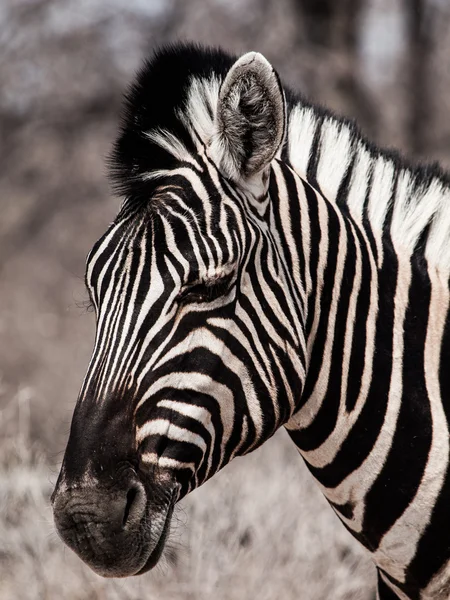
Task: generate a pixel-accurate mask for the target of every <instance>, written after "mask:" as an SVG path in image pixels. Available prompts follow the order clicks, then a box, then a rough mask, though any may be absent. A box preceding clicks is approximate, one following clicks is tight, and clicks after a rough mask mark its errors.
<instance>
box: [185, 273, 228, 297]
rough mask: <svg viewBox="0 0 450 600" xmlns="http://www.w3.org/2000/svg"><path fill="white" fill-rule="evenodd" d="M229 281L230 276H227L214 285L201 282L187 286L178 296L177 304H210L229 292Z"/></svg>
mask: <svg viewBox="0 0 450 600" xmlns="http://www.w3.org/2000/svg"><path fill="white" fill-rule="evenodd" d="M231 281H232V276H231V275H229V276H227V277H224V278H222V279H220V280H218V281H216V282H214V283H209V284H208V283H206V282H201V283H196V284H194V285H191V286H187V287H185V288H184V289H182V290H181V291H180V293H179V294H178V298H177V299H178V302H180V303H181V304H189V303H195V302H211V301H212V300H216V299H217V298H220V296H224V295H225V294H226V293H227V292H228V291H229V289H230V284H231Z"/></svg>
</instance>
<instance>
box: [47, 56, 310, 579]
mask: <svg viewBox="0 0 450 600" xmlns="http://www.w3.org/2000/svg"><path fill="white" fill-rule="evenodd" d="M285 121H286V105H285V98H284V93H283V90H282V88H281V85H280V82H279V79H278V77H277V75H276V73H275V72H274V70H273V68H272V67H271V65H270V64H269V63H268V62H267V60H266V59H265V58H264V57H263V56H261V55H260V54H257V53H253V52H252V53H248V54H245V55H244V56H242V57H241V58H240V59H238V60H234V59H233V58H231V57H229V56H227V55H225V54H223V53H222V52H219V51H212V50H202V49H199V48H197V47H193V46H183V47H175V48H169V49H166V50H163V51H161V52H159V53H158V54H156V55H155V57H154V58H153V59H152V60H151V61H150V62H148V63H146V65H145V66H144V69H143V70H142V71H141V73H140V74H139V76H138V78H137V82H136V83H135V84H134V85H133V87H132V88H131V90H130V92H129V94H128V97H127V101H126V109H125V115H124V120H123V127H122V130H121V133H120V136H119V138H118V141H117V143H116V146H115V149H114V151H113V155H112V161H111V162H112V171H113V176H114V178H115V182H116V184H117V185H118V186H119V188H120V190H121V193H122V194H123V196H124V198H125V200H124V203H123V206H122V208H121V210H120V213H119V215H118V216H117V218H116V220H115V221H114V223H113V224H112V225H111V227H110V228H109V229H108V231H107V232H106V233H105V235H103V237H102V238H101V239H100V240H99V241H98V242H97V243H96V244H95V246H94V247H93V249H92V250H91V252H90V254H89V256H88V259H87V268H86V284H87V288H88V290H89V294H90V296H91V300H92V303H93V305H94V308H95V311H96V317H97V333H96V340H95V347H94V351H93V355H92V359H91V362H90V365H89V368H88V371H87V374H86V377H85V380H84V383H83V386H82V389H81V392H80V396H79V399H78V402H77V405H76V408H75V413H74V416H73V421H72V426H71V431H70V437H69V441H68V445H67V448H66V452H65V456H64V461H63V465H62V468H61V472H60V475H59V479H58V482H57V484H56V488H55V491H54V494H53V508H54V516H55V522H56V526H57V529H58V531H59V534H60V535H61V537H62V538H63V540H64V541H65V542H66V543H67V544H68V545H69V546H70V547H71V548H72V549H73V550H74V551H75V552H76V553H78V554H79V556H80V557H81V558H82V559H83V560H84V561H85V562H87V563H88V564H89V565H90V566H91V567H92V568H93V569H94V570H95V571H97V572H98V573H100V574H102V575H105V576H128V575H136V574H140V573H143V572H145V571H147V570H148V569H150V568H151V567H153V566H154V565H155V564H156V562H157V561H158V559H159V557H160V554H161V552H162V550H163V547H164V543H165V539H166V536H167V532H168V529H169V524H170V519H171V515H172V510H173V507H174V504H175V503H176V502H177V501H178V500H179V499H180V498H182V497H183V496H184V495H185V494H186V493H188V492H189V491H191V490H193V489H194V488H196V487H198V486H199V485H201V484H202V483H203V482H204V481H206V480H207V479H208V478H209V477H211V476H212V475H214V474H215V473H216V472H217V471H218V470H219V469H221V468H222V467H223V466H224V465H226V464H227V463H228V462H230V460H231V459H232V458H233V457H234V456H238V455H243V454H245V453H247V452H249V451H251V450H253V449H255V448H256V447H258V446H259V445H260V444H262V443H263V442H264V441H265V440H267V439H268V438H269V437H270V436H271V435H272V434H273V433H274V432H275V431H276V430H277V429H278V428H279V427H280V425H282V424H283V423H286V421H287V420H288V419H289V418H290V416H291V414H292V412H293V410H294V403H295V402H296V400H297V398H298V397H299V396H300V393H301V388H302V382H303V374H304V336H303V330H302V325H301V324H302V322H303V316H304V305H303V304H304V302H303V297H304V296H303V295H302V290H301V289H299V288H298V285H297V284H296V283H295V282H294V281H293V279H292V274H291V270H292V269H291V267H292V264H291V263H290V262H289V261H290V260H291V258H289V257H288V258H287V257H286V256H285V255H284V254H283V252H282V244H281V243H280V238H281V237H282V236H283V227H284V225H283V222H284V220H283V210H284V209H283V206H282V202H281V201H280V194H279V193H278V190H277V180H276V177H275V175H274V174H273V171H272V164H273V162H274V159H275V158H276V156H277V153H278V157H279V156H280V153H281V148H282V145H283V140H284V133H285Z"/></svg>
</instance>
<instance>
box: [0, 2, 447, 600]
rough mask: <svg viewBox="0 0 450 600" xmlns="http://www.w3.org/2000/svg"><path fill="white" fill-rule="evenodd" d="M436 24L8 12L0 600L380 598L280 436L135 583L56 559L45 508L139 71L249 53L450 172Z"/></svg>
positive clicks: (380, 9) (389, 15) (193, 508)
mask: <svg viewBox="0 0 450 600" xmlns="http://www.w3.org/2000/svg"><path fill="white" fill-rule="evenodd" d="M449 25H450V5H449V2H448V0H340V1H339V2H337V1H335V0H102V1H100V0H73V1H70V0H2V1H1V3H0V82H1V86H0V132H1V137H0V140H1V142H0V158H1V160H0V186H1V189H0V599H1V600H10V599H11V600H12V599H14V600H17V599H20V600H36V599H48V600H53V599H60V598H64V599H66V600H85V599H89V600H90V599H92V600H100V599H101V600H113V599H125V600H147V599H150V598H151V599H153V598H157V599H161V600H169V599H183V600H184V599H192V600H194V599H195V600H203V599H205V600H206V599H209V598H215V599H218V600H222V599H223V600H238V599H239V600H246V599H250V598H255V597H258V598H259V600H274V599H285V600H290V599H291V598H292V599H294V598H295V599H308V600H326V599H330V598H333V600H344V599H346V600H348V599H350V600H351V599H354V600H369V599H370V600H372V599H373V598H374V581H375V579H374V573H373V569H372V567H371V565H370V563H369V561H368V560H367V558H366V557H365V555H364V553H363V551H362V550H361V549H360V548H359V546H358V545H357V544H356V542H354V541H353V540H352V539H351V538H350V536H349V534H348V533H347V532H346V531H345V530H344V528H343V527H342V526H341V525H340V524H339V522H338V520H337V519H336V517H335V516H334V514H333V512H332V510H331V509H330V508H329V507H328V506H327V504H326V502H325V500H324V499H323V498H322V497H321V495H320V493H319V491H318V490H317V489H316V487H315V486H314V483H313V482H312V480H311V479H310V478H309V476H308V473H307V472H306V469H305V467H304V465H303V463H302V461H301V459H300V458H299V457H298V455H297V453H296V451H295V449H294V447H293V446H292V444H291V443H290V442H289V441H288V440H287V436H286V435H285V433H284V432H279V433H278V434H277V435H276V436H275V437H274V438H273V439H272V440H270V441H269V442H268V443H267V444H266V445H265V446H264V447H263V448H261V449H260V450H258V451H257V452H255V453H254V454H253V455H251V456H249V457H245V458H242V459H236V460H235V461H234V462H233V464H231V465H230V466H229V467H227V468H226V469H225V470H224V471H223V472H222V473H220V474H219V475H218V476H216V477H215V478H214V479H213V480H211V481H210V482H208V483H207V484H205V486H204V487H202V488H201V489H199V490H197V491H195V492H194V493H193V494H192V495H191V496H190V497H188V498H187V499H186V500H185V501H183V503H182V505H181V506H180V508H179V510H178V513H177V516H176V525H175V527H174V531H173V533H172V536H171V541H170V552H169V554H170V557H171V558H170V560H166V562H165V563H164V564H163V565H162V566H161V567H158V569H157V571H156V572H154V573H150V574H148V575H145V576H143V577H141V578H137V579H133V580H127V581H106V580H103V579H101V578H99V577H97V576H96V575H94V574H93V573H92V572H91V571H90V570H89V569H88V568H87V567H85V566H84V565H83V564H82V563H81V561H80V560H79V559H78V558H76V557H75V556H74V555H73V554H72V553H71V552H70V551H69V550H68V549H65V548H64V547H63V545H62V543H61V542H59V540H58V539H57V537H56V534H55V533H54V530H53V525H52V518H51V511H50V509H49V495H50V493H51V490H52V486H53V485H54V483H55V480H56V475H57V472H58V465H59V463H60V461H61V459H62V451H63V449H64V446H65V442H66V439H67V435H68V431H69V426H70V419H71V414H72V410H73V407H74V403H75V400H76V396H77V393H78V389H79V387H80V384H81V380H82V378H83V375H84V372H85V369H86V366H87V362H88V359H89V355H90V351H91V346H92V342H93V337H94V318H93V315H92V314H89V313H88V312H87V311H86V309H85V308H84V306H85V301H86V295H85V291H84V285H83V273H84V259H85V256H86V254H87V252H88V250H89V249H90V247H91V245H92V244H93V242H94V241H95V240H96V238H97V237H98V236H99V235H100V234H101V233H102V232H103V231H104V230H105V228H106V226H107V224H108V223H109V222H110V221H111V220H112V219H113V217H114V215H115V212H116V210H117V207H118V205H119V200H118V199H117V198H114V197H113V196H112V194H111V192H110V189H109V187H108V183H107V179H106V176H105V174H106V169H105V165H104V158H105V156H106V155H107V153H108V151H109V149H110V145H111V142H112V139H113V138H114V135H115V132H116V128H117V118H118V111H119V107H120V102H121V96H122V93H123V91H124V89H125V88H126V85H127V83H128V82H129V81H130V79H131V78H132V77H133V74H134V72H135V70H136V69H137V68H138V66H139V64H140V61H141V59H142V57H143V56H144V55H145V54H146V53H148V52H150V51H151V50H152V48H154V47H155V46H157V45H159V44H163V43H166V42H168V41H174V40H179V39H185V40H196V41H199V42H203V43H207V44H218V45H222V46H223V47H224V48H226V49H228V50H230V51H233V52H235V53H241V52H244V51H248V50H259V51H260V52H262V53H264V54H265V55H266V57H267V58H268V59H269V60H270V61H271V62H272V63H273V64H274V66H275V67H276V68H277V69H278V71H279V73H280V74H281V76H282V78H283V79H284V81H285V82H286V83H288V84H289V85H290V86H291V87H293V88H294V89H298V90H301V92H302V93H303V94H306V95H307V96H309V97H310V98H311V99H312V100H314V101H316V102H318V103H321V104H325V105H327V106H329V107H331V108H333V109H334V110H335V111H337V112H338V113H341V114H345V115H347V116H350V117H352V118H355V119H357V121H358V122H359V124H360V127H361V129H362V130H363V131H364V132H365V133H366V134H367V135H368V136H370V137H371V138H372V139H374V140H376V141H377V142H378V143H379V144H381V145H387V146H396V147H398V148H400V149H401V150H402V151H403V152H404V153H405V154H407V155H409V156H410V157H412V158H420V159H425V160H439V161H440V162H441V163H442V164H443V166H445V167H447V168H449V166H450V26H449ZM168 77H170V73H169V74H168Z"/></svg>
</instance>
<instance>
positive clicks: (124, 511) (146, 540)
mask: <svg viewBox="0 0 450 600" xmlns="http://www.w3.org/2000/svg"><path fill="white" fill-rule="evenodd" d="M178 493H179V486H178V484H174V483H171V482H170V481H169V478H167V477H164V478H163V479H162V480H161V481H158V482H156V481H155V482H154V483H153V484H150V485H148V484H146V485H145V486H144V484H143V483H142V482H141V480H140V478H139V476H138V475H137V473H136V472H135V470H134V469H133V468H131V467H129V468H127V469H126V470H125V472H123V471H122V472H121V473H120V476H119V479H118V480H117V481H115V482H114V483H113V485H104V484H103V485H102V484H100V482H99V481H97V480H96V479H94V478H92V477H90V478H86V477H85V478H84V480H82V481H78V482H76V483H72V484H71V485H70V486H68V485H67V484H66V483H65V482H64V480H61V481H58V483H57V485H56V488H55V491H54V493H53V496H52V505H53V512H54V520H55V525H56V529H57V532H58V534H59V536H60V537H61V539H62V540H63V542H65V543H66V544H67V545H68V546H69V548H71V550H73V551H74V552H75V553H76V554H77V555H78V556H79V557H80V558H81V559H82V560H83V561H84V562H85V563H86V564H87V565H88V566H89V567H91V569H92V570H93V571H95V572H96V573H97V574H98V575H102V576H103V577H130V576H133V575H141V574H142V573H145V572H147V571H149V570H150V569H152V568H153V567H155V566H156V564H157V563H158V561H159V559H160V558H161V555H162V553H163V550H164V546H165V543H166V540H167V537H168V535H169V531H170V523H171V519H172V514H173V510H174V506H175V503H176V501H177V498H178Z"/></svg>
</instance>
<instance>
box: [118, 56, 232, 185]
mask: <svg viewBox="0 0 450 600" xmlns="http://www.w3.org/2000/svg"><path fill="white" fill-rule="evenodd" d="M235 60H236V57H234V56H231V55H229V54H227V53H225V52H223V51H222V50H220V49H219V48H205V47H202V46H200V45H198V44H172V45H169V46H164V47H162V48H160V49H158V50H157V51H156V52H155V53H154V55H153V56H152V57H151V58H150V59H147V60H145V62H144V64H143V66H142V67H141V69H140V70H139V72H138V74H137V76H136V79H135V81H134V82H133V83H132V84H131V85H130V87H129V89H128V91H127V93H126V95H125V101H124V106H123V109H122V116H121V127H120V132H119V135H118V138H117V140H116V142H115V144H114V147H113V150H112V153H111V155H110V157H109V161H108V162H109V169H110V176H111V180H112V183H113V186H114V189H115V190H116V191H117V192H118V193H119V194H123V195H125V196H137V197H139V196H141V195H142V194H143V193H146V194H147V193H148V191H149V190H148V188H149V185H151V184H149V182H143V181H142V178H141V177H140V175H141V174H142V173H145V172H148V171H150V170H154V169H171V168H173V167H174V166H175V164H176V160H175V159H174V157H173V155H171V154H169V153H168V152H166V151H165V150H164V149H162V148H161V147H160V146H159V145H157V144H155V143H153V142H152V141H150V140H149V139H148V138H147V137H146V136H145V133H146V132H148V131H151V130H154V129H162V130H167V131H170V132H171V133H173V135H174V136H175V137H176V138H177V139H179V140H181V141H182V142H183V144H184V145H185V146H186V148H188V149H189V150H191V151H192V152H193V153H195V148H194V146H193V143H192V138H191V136H190V135H189V133H188V131H187V130H186V127H185V124H184V123H183V122H182V121H181V120H180V119H179V118H178V116H177V111H178V110H179V109H182V108H183V107H184V105H185V103H186V100H187V92H188V89H189V83H190V81H191V79H192V77H193V76H194V77H199V78H206V79H207V78H210V77H211V75H213V74H215V75H216V76H218V77H220V78H224V77H225V75H226V73H227V72H228V70H229V68H230V67H231V65H232V64H233V63H234V61H235Z"/></svg>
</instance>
